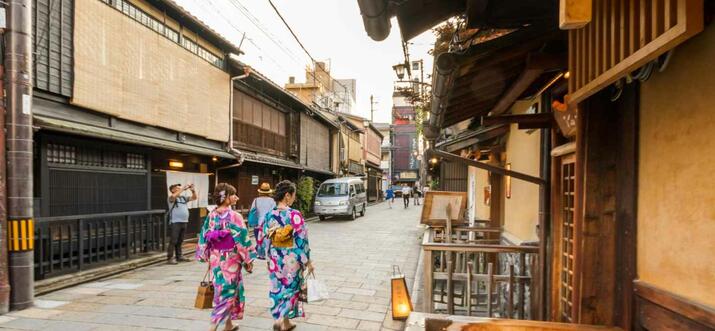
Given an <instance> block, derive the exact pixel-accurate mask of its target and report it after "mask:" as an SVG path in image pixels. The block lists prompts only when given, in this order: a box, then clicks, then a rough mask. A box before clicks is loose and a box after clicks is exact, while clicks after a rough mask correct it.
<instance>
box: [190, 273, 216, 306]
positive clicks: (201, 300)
mask: <svg viewBox="0 0 715 331" xmlns="http://www.w3.org/2000/svg"><path fill="white" fill-rule="evenodd" d="M210 271H211V265H209V267H208V269H207V270H206V274H205V275H204V279H203V280H202V281H201V283H200V284H199V289H198V291H197V292H196V302H194V307H196V308H198V309H208V308H212V307H213V299H214V285H213V282H212V281H211V279H210V278H211V277H209V273H210ZM207 278H208V279H209V280H208V281H206V279H207Z"/></svg>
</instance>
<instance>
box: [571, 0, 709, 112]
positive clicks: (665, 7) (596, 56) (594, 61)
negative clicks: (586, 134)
mask: <svg viewBox="0 0 715 331" xmlns="http://www.w3.org/2000/svg"><path fill="white" fill-rule="evenodd" d="M703 20H704V15H703V0H593V21H592V22H591V23H589V24H587V25H586V26H585V27H583V28H581V29H575V30H571V31H570V32H569V72H570V73H571V79H569V94H570V97H571V99H570V102H571V103H573V104H576V103H578V102H581V101H583V100H585V99H586V98H588V97H589V96H591V95H593V94H594V93H596V92H598V91H599V90H601V89H603V88H604V87H606V86H608V85H610V84H612V83H614V82H616V81H617V80H619V79H621V78H623V77H624V76H625V75H627V74H628V73H630V72H632V71H635V70H636V69H638V68H640V67H641V66H643V65H645V64H646V63H648V62H650V61H652V60H654V59H656V58H657V57H658V56H660V55H662V54H663V53H665V52H667V51H668V50H670V49H672V48H674V47H675V46H677V45H678V44H680V43H682V42H684V41H685V40H687V39H688V38H690V37H692V36H694V35H695V34H697V33H699V32H700V31H702V30H703Z"/></svg>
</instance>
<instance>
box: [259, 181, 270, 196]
mask: <svg viewBox="0 0 715 331" xmlns="http://www.w3.org/2000/svg"><path fill="white" fill-rule="evenodd" d="M258 193H261V194H271V193H273V189H271V184H269V183H266V182H263V183H261V186H260V187H259V188H258Z"/></svg>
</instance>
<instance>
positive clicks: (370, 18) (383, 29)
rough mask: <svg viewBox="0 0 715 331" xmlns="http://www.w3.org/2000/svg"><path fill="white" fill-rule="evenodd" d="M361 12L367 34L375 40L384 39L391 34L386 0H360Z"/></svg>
mask: <svg viewBox="0 0 715 331" xmlns="http://www.w3.org/2000/svg"><path fill="white" fill-rule="evenodd" d="M358 6H359V7H360V14H361V15H362V21H363V24H364V25H365V31H366V32H367V35H368V36H370V38H372V40H375V41H383V40H385V38H387V36H389V35H390V28H391V27H392V25H391V24H390V15H389V13H388V2H387V1H386V0H358Z"/></svg>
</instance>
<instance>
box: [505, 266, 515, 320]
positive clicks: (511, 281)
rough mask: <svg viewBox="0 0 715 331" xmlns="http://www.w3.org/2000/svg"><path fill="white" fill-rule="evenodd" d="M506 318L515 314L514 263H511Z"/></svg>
mask: <svg viewBox="0 0 715 331" xmlns="http://www.w3.org/2000/svg"><path fill="white" fill-rule="evenodd" d="M506 292H507V295H508V296H509V297H507V300H506V313H507V317H506V318H512V317H513V316H514V264H509V288H508V289H507V291H506Z"/></svg>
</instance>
